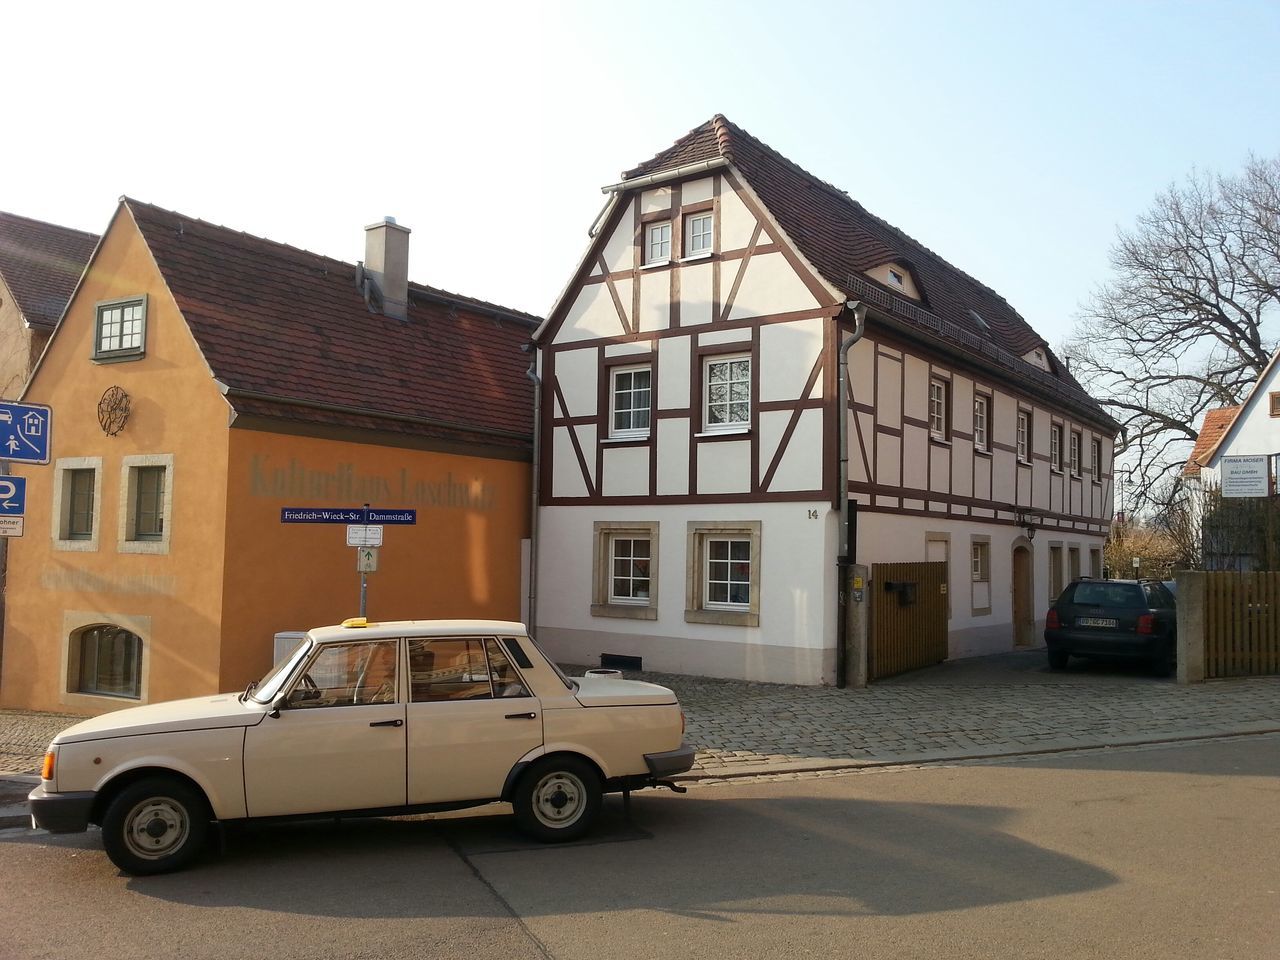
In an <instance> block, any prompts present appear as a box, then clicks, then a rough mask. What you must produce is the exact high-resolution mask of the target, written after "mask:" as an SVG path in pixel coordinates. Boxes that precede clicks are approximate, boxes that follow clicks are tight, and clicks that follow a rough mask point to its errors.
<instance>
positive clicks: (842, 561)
mask: <svg viewBox="0 0 1280 960" xmlns="http://www.w3.org/2000/svg"><path fill="white" fill-rule="evenodd" d="M845 308H846V309H847V310H849V311H851V312H852V313H853V333H851V334H850V335H849V336H847V337H845V338H844V340H843V341H842V342H841V344H840V360H839V365H838V370H839V377H840V379H839V381H838V383H839V389H838V391H837V398H838V399H837V401H836V410H837V422H838V423H839V431H840V437H839V450H840V479H839V489H838V490H837V491H836V502H837V503H838V504H839V510H840V519H839V545H840V548H839V551H838V553H837V554H836V687H837V688H839V689H841V690H843V689H844V687H845V673H846V669H847V666H848V665H847V663H846V660H847V657H846V655H845V633H846V632H847V630H848V626H849V591H848V590H847V589H846V584H845V580H846V579H847V577H846V573H847V569H848V567H849V565H850V564H851V563H853V559H854V558H853V554H854V551H855V550H856V549H857V544H856V543H851V542H850V537H849V401H850V400H851V399H852V397H850V396H848V394H847V391H848V386H847V385H848V382H849V350H850V349H851V348H852V347H853V345H854V344H855V343H857V342H858V341H859V340H861V339H862V335H863V333H865V332H866V320H867V307H866V304H864V303H863V302H862V301H861V300H849V301H846V303H845ZM837 329H839V327H837Z"/></svg>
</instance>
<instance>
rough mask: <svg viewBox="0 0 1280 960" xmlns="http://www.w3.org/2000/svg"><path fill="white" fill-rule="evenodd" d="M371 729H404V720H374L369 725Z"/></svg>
mask: <svg viewBox="0 0 1280 960" xmlns="http://www.w3.org/2000/svg"><path fill="white" fill-rule="evenodd" d="M369 726H371V727H403V726H404V721H403V720H374V721H373V722H372V723H370V724H369Z"/></svg>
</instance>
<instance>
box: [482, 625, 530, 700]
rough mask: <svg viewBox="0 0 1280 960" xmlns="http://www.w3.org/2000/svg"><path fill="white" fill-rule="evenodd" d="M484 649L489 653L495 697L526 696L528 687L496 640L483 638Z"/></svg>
mask: <svg viewBox="0 0 1280 960" xmlns="http://www.w3.org/2000/svg"><path fill="white" fill-rule="evenodd" d="M484 648H485V651H486V652H487V653H488V654H489V673H490V675H491V676H492V677H493V694H494V696H496V697H527V696H529V689H528V688H527V687H526V686H525V685H524V681H523V680H521V679H520V674H519V673H517V672H516V668H515V667H514V666H512V664H511V661H510V660H508V659H507V654H506V651H505V650H503V649H502V648H501V647H500V646H498V641H497V640H493V639H488V640H485V642H484Z"/></svg>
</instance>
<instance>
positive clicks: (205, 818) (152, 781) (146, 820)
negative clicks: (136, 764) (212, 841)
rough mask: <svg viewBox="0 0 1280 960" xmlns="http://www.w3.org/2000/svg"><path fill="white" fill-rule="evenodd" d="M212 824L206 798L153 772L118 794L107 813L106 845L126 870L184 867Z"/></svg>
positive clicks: (104, 821) (141, 871)
mask: <svg viewBox="0 0 1280 960" xmlns="http://www.w3.org/2000/svg"><path fill="white" fill-rule="evenodd" d="M208 829H209V814H208V808H207V807H206V805H205V801H204V797H202V796H201V795H200V794H199V793H197V792H196V791H195V790H193V789H191V787H189V786H188V785H187V784H185V783H183V782H182V781H181V780H178V779H177V778H173V777H148V778H147V779H145V780H139V781H138V782H137V783H134V784H130V785H129V786H127V787H125V788H124V789H123V790H121V791H120V793H119V794H117V795H116V797H115V799H114V800H112V801H111V803H110V805H109V806H108V807H107V812H106V815H105V816H103V818H102V846H103V847H104V848H105V849H106V851H107V856H108V857H110V858H111V862H112V863H114V864H115V865H116V866H117V867H119V868H120V869H121V870H123V871H124V872H125V873H129V874H133V875H134V876H145V875H147V874H154V873H167V872H169V871H171V870H178V869H181V868H182V867H185V866H186V865H187V864H188V863H190V862H191V861H192V859H194V858H195V857H196V855H197V854H199V852H200V850H201V848H202V847H203V846H204V840H205V836H206V835H207V833H208Z"/></svg>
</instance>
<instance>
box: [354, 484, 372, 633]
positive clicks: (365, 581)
mask: <svg viewBox="0 0 1280 960" xmlns="http://www.w3.org/2000/svg"><path fill="white" fill-rule="evenodd" d="M360 522H361V523H362V524H364V525H365V526H366V527H367V526H369V505H368V504H367V503H366V504H365V505H364V512H363V516H362V517H361V519H360ZM356 549H357V550H359V549H360V548H359V547H356ZM368 600H369V574H367V573H365V572H364V571H363V570H361V571H360V616H362V617H363V616H365V610H366V609H367V607H368Z"/></svg>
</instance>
